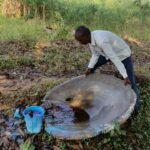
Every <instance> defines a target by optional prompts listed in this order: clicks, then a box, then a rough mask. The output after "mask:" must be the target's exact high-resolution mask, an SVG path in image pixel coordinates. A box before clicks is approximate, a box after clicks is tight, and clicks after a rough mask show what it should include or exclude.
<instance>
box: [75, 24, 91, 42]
mask: <svg viewBox="0 0 150 150" xmlns="http://www.w3.org/2000/svg"><path fill="white" fill-rule="evenodd" d="M75 39H76V40H78V41H79V42H80V43H81V44H88V43H90V42H91V31H90V30H89V29H88V28H87V27H85V26H79V27H78V28H77V29H76V30H75Z"/></svg>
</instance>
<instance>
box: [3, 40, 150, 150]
mask: <svg viewBox="0 0 150 150" xmlns="http://www.w3.org/2000/svg"><path fill="white" fill-rule="evenodd" d="M126 41H127V42H128V43H129V44H130V47H131V49H132V58H133V62H134V67H135V74H136V79H137V82H138V84H141V85H142V84H143V83H146V82H148V83H149V82H150V43H148V42H140V41H137V40H135V39H127V38H126ZM88 50H89V48H88V47H87V46H81V45H79V44H78V43H76V42H75V41H64V40H60V41H53V42H49V43H43V42H36V41H9V42H3V43H0V112H1V113H2V112H5V114H8V115H10V114H11V113H13V112H14V108H15V106H16V105H17V104H18V103H21V102H23V101H24V102H25V103H26V105H31V104H39V103H40V102H41V100H42V98H43V97H44V95H45V94H46V92H47V91H48V89H50V88H52V87H54V86H55V85H57V84H59V83H61V82H63V81H65V80H67V79H69V78H71V77H74V76H77V75H81V74H83V73H84V69H85V65H86V63H88V60H89V58H90V52H89V51H88ZM78 52H80V54H79V55H77V53H78ZM57 53H59V56H60V58H55V59H54V62H50V61H49V57H48V56H50V59H51V60H53V58H54V55H55V54H57ZM51 54H54V55H52V56H51ZM61 56H63V58H61ZM67 58H68V60H67ZM72 58H73V59H74V60H73V61H72ZM81 58H82V59H81ZM16 60H17V61H16ZM57 60H59V61H60V62H58V64H56V63H55V61H57ZM61 60H63V61H61ZM78 61H80V62H78ZM49 63H50V64H52V65H49ZM59 63H62V64H61V65H60V66H59ZM69 64H71V65H69ZM53 65H54V66H55V69H54V70H53V69H52V67H53ZM98 71H100V72H101V73H106V74H113V75H115V76H117V77H120V75H119V73H118V71H117V70H116V68H115V67H114V65H112V64H111V63H109V64H107V65H105V66H102V67H101V68H100V69H99V70H98ZM41 136H43V135H41V134H39V135H37V136H35V137H34V138H33V137H29V138H31V139H32V140H33V139H34V140H35V141H36V142H33V143H34V145H36V144H37V145H38V143H37V141H38V142H39V141H41ZM130 136H131V138H133V137H132V136H134V135H132V134H130ZM46 137H47V135H46ZM105 137H107V135H104V137H103V139H105ZM101 138H102V137H100V136H98V137H96V138H95V139H94V140H93V139H92V140H91V141H89V140H82V141H70V142H64V141H61V140H58V139H55V140H54V139H52V140H49V141H48V140H46V141H44V140H43V141H42V142H41V144H40V145H41V149H43V147H42V145H46V144H45V143H46V142H47V143H48V145H50V144H51V145H52V146H51V147H50V149H54V150H59V149H62V150H65V149H69V150H70V149H73V150H77V149H85V148H86V149H87V150H88V149H89V150H94V149H97V148H93V147H94V145H93V144H92V142H93V143H95V142H97V140H100V139H101ZM5 142H6V140H5ZM7 142H8V141H7ZM44 142H45V143H44ZM107 142H109V141H106V143H107ZM133 143H134V142H133ZM14 145H15V144H14ZM60 145H61V146H60ZM104 145H105V144H104ZM16 147H17V146H16ZM97 147H98V146H97ZM106 147H107V146H106ZM45 149H46V148H45Z"/></svg>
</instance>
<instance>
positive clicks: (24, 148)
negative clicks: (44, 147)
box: [20, 139, 35, 150]
mask: <svg viewBox="0 0 150 150" xmlns="http://www.w3.org/2000/svg"><path fill="white" fill-rule="evenodd" d="M20 150H35V146H34V145H32V144H31V141H30V140H29V139H28V140H26V141H25V142H24V143H23V144H21V145H20Z"/></svg>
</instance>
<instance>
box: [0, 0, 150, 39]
mask: <svg viewBox="0 0 150 150" xmlns="http://www.w3.org/2000/svg"><path fill="white" fill-rule="evenodd" d="M51 1H52V0H50V2H51ZM135 1H136V3H135ZM143 1H144V2H145V3H137V2H143ZM148 2H149V1H148V0H141V1H137V0H126V1H125V0H55V3H47V4H48V6H47V11H46V13H47V14H46V25H47V26H50V27H51V26H53V24H57V30H58V31H56V32H55V33H54V34H47V33H45V32H43V23H42V21H39V20H38V21H33V20H32V21H30V20H28V21H25V20H23V19H19V20H18V19H7V18H4V17H1V18H0V40H4V41H5V40H10V39H23V38H31V39H44V40H48V39H57V38H66V37H68V35H69V37H71V36H72V35H71V34H70V32H71V30H72V29H73V28H76V27H77V26H78V25H81V24H84V25H87V26H88V27H89V28H90V29H91V30H94V29H104V30H111V31H113V32H115V33H118V34H120V35H121V36H124V35H128V36H131V37H135V38H139V39H141V40H149V39H150V28H149V26H150V17H149V14H150V2H149V3H148ZM50 4H51V5H50ZM52 7H53V8H52ZM33 17H34V16H33ZM30 18H32V17H31V16H30Z"/></svg>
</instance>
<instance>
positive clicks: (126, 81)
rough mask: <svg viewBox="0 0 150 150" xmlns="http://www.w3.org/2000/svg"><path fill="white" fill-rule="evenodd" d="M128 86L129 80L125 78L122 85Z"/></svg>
mask: <svg viewBox="0 0 150 150" xmlns="http://www.w3.org/2000/svg"><path fill="white" fill-rule="evenodd" d="M128 84H131V82H130V80H129V78H128V77H126V78H125V79H124V85H125V86H126V85H128Z"/></svg>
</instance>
